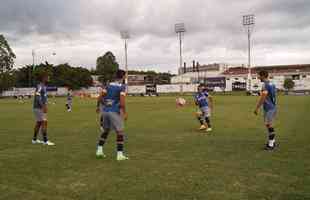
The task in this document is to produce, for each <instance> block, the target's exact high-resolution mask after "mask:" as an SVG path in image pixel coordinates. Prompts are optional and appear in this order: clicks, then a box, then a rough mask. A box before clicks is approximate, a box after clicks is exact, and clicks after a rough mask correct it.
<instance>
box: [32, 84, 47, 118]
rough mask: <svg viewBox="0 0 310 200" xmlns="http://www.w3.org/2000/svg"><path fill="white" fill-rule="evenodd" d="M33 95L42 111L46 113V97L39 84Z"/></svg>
mask: <svg viewBox="0 0 310 200" xmlns="http://www.w3.org/2000/svg"><path fill="white" fill-rule="evenodd" d="M35 95H36V98H37V100H38V103H39V105H40V107H41V108H42V110H43V112H44V113H47V99H46V95H45V92H44V90H43V89H42V87H41V86H40V87H39V88H38V89H37V91H36V93H35Z"/></svg>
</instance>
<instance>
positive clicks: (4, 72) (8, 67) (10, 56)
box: [0, 35, 16, 92]
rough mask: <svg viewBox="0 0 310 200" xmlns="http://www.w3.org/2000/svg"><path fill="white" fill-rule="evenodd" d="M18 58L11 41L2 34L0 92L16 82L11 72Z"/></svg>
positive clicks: (0, 45)
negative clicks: (10, 43)
mask: <svg viewBox="0 0 310 200" xmlns="http://www.w3.org/2000/svg"><path fill="white" fill-rule="evenodd" d="M15 58H16V56H15V54H14V53H13V51H12V49H11V47H10V45H9V43H8V42H7V41H6V39H5V37H4V36H3V35H0V92H2V91H4V90H6V89H9V88H10V87H12V86H13V85H14V83H15V79H14V76H13V73H12V72H11V71H12V69H13V66H14V59H15Z"/></svg>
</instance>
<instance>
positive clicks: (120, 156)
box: [116, 153, 129, 161]
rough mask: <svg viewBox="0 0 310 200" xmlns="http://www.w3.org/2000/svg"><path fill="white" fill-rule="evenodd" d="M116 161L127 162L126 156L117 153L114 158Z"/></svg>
mask: <svg viewBox="0 0 310 200" xmlns="http://www.w3.org/2000/svg"><path fill="white" fill-rule="evenodd" d="M116 160H117V161H123V160H129V158H128V157H127V156H125V155H124V154H123V153H118V154H117V157H116Z"/></svg>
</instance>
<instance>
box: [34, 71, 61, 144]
mask: <svg viewBox="0 0 310 200" xmlns="http://www.w3.org/2000/svg"><path fill="white" fill-rule="evenodd" d="M48 78H49V77H48V74H47V73H43V74H41V76H40V83H39V84H38V85H37V87H36V91H35V94H34V101H33V113H34V116H35V119H36V124H35V126H34V135H33V138H32V144H40V143H43V144H44V145H49V146H53V145H55V144H54V143H53V142H50V141H49V140H48V138H47V89H46V85H47V82H48ZM40 130H41V133H42V136H43V142H42V141H40V140H38V139H37V136H38V133H39V132H40Z"/></svg>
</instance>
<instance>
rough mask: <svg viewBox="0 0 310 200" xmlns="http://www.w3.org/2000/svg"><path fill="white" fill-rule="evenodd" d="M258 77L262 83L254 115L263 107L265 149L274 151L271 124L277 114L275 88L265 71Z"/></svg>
mask: <svg viewBox="0 0 310 200" xmlns="http://www.w3.org/2000/svg"><path fill="white" fill-rule="evenodd" d="M258 75H259V79H260V80H261V81H262V82H263V87H262V91H261V96H260V99H259V101H258V103H257V106H256V109H255V111H254V114H255V115H258V112H259V109H260V107H261V106H263V110H264V121H265V125H266V128H267V130H268V143H267V144H266V147H265V149H266V150H274V148H275V147H276V144H275V130H274V128H273V122H274V119H275V117H276V112H277V106H276V87H275V85H274V84H272V83H271V82H270V81H269V79H268V72H267V71H261V72H259V74H258Z"/></svg>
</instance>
